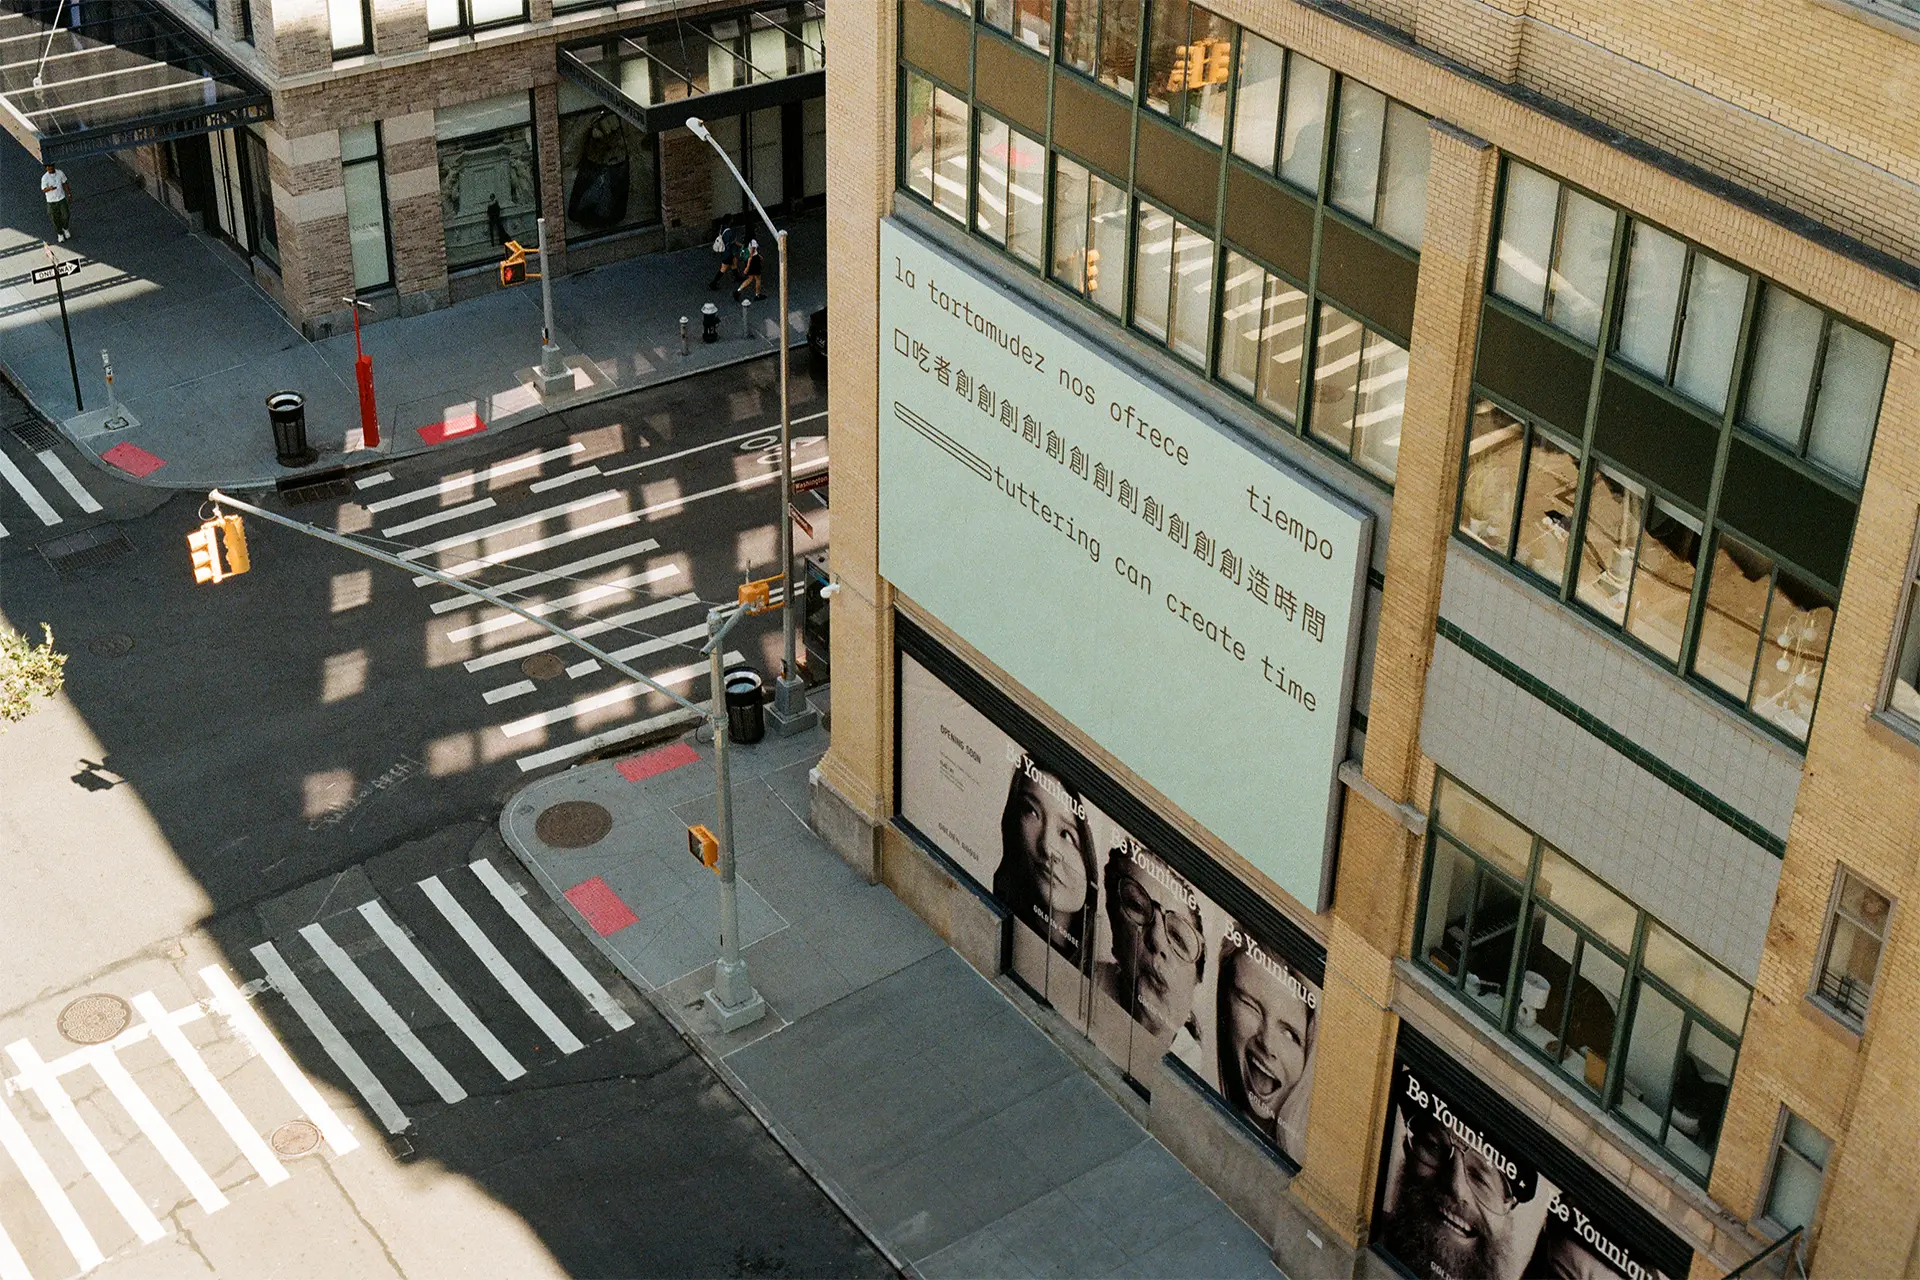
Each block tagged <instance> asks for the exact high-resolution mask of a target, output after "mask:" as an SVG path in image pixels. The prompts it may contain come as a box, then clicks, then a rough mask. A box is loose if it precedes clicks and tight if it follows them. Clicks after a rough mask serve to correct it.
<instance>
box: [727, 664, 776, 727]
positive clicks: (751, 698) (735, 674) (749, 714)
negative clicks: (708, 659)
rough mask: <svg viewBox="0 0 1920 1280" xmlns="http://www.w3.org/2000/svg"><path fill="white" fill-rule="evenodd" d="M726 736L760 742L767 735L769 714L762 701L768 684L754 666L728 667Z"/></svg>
mask: <svg viewBox="0 0 1920 1280" xmlns="http://www.w3.org/2000/svg"><path fill="white" fill-rule="evenodd" d="M723 678H724V680H725V681H726V687H727V737H729V738H731V739H732V740H733V741H735V742H758V741H760V739H762V738H764V737H766V736H767V711H766V707H765V705H764V704H763V703H762V701H761V695H762V692H763V691H764V690H765V689H766V682H765V681H764V680H762V679H761V678H760V673H759V672H758V671H755V670H753V669H752V668H751V667H728V668H727V672H726V675H725V676H724V677H723Z"/></svg>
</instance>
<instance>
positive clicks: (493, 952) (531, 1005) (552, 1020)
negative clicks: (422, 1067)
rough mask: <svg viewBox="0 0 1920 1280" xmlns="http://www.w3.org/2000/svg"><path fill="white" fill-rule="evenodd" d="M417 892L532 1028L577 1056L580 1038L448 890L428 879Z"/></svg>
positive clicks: (433, 877)
mask: <svg viewBox="0 0 1920 1280" xmlns="http://www.w3.org/2000/svg"><path fill="white" fill-rule="evenodd" d="M420 889H421V891H422V892H423V893H425V894H426V895H427V900H428V901H430V902H432V903H433V905H434V909H435V910H437V911H439V913H440V914H441V915H442V916H445V917H446V920H447V923H448V924H450V925H452V926H453V931H454V932H455V933H457V934H459V935H460V940H461V941H462V942H464V943H466V944H467V946H468V948H469V949H470V950H472V952H473V954H474V955H475V956H477V957H478V958H479V960H480V963H481V964H483V965H485V966H486V967H487V972H488V973H491V974H492V975H493V976H494V978H495V980H497V981H498V982H499V983H500V985H501V986H502V987H503V988H505V989H506V991H507V994H509V995H511V996H512V997H513V1000H514V1003H515V1004H517V1005H519V1006H520V1008H521V1010H522V1011H523V1012H524V1013H525V1014H526V1015H527V1016H528V1017H529V1018H531V1019H533V1024H534V1025H535V1026H537V1027H539V1028H540V1030H542V1031H544V1032H545V1033H546V1034H547V1037H548V1038H549V1039H551V1040H552V1041H553V1043H554V1045H555V1047H557V1048H558V1049H559V1050H560V1052H562V1053H578V1052H580V1050H582V1049H584V1048H586V1045H584V1044H582V1043H581V1042H580V1037H579V1036H576V1035H574V1034H573V1032H572V1031H571V1030H569V1029H568V1027H567V1024H566V1023H565V1022H563V1021H561V1018H560V1015H559V1014H557V1013H555V1012H554V1011H553V1007H552V1006H551V1005H549V1004H548V1003H547V1002H546V1001H545V1000H542V999H541V998H540V997H539V995H538V994H537V993H536V992H535V991H534V989H533V988H532V987H531V986H529V985H528V984H527V980H526V979H525V978H523V977H521V976H520V972H519V970H517V969H515V968H514V967H513V966H512V965H511V964H508V963H507V958H506V957H505V956H503V955H501V954H500V948H499V947H496V946H494V945H493V940H492V939H491V938H489V937H487V935H486V934H485V932H483V931H482V930H481V928H480V926H479V925H477V924H475V923H474V919H473V917H472V916H470V915H468V914H467V909H466V908H465V907H463V906H461V905H460V902H459V899H457V898H455V897H454V896H453V894H452V893H450V892H448V890H447V886H445V885H444V884H441V883H440V877H439V876H428V877H427V878H426V879H425V880H422V881H420Z"/></svg>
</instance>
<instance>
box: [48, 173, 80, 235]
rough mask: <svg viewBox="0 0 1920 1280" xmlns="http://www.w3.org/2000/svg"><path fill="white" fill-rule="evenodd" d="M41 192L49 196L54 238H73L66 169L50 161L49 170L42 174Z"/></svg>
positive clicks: (49, 214)
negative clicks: (69, 215) (69, 214)
mask: <svg viewBox="0 0 1920 1280" xmlns="http://www.w3.org/2000/svg"><path fill="white" fill-rule="evenodd" d="M40 192H41V194H42V195H44V196H46V198H47V216H48V217H50V218H52V219H53V232H54V238H55V239H57V240H71V239H73V231H72V230H71V227H72V222H71V219H70V218H69V217H68V209H69V207H68V204H67V196H68V194H69V192H68V187H67V175H66V171H65V170H63V169H60V168H59V167H57V166H56V165H53V164H51V163H49V164H48V165H47V171H46V172H45V173H43V174H41V175H40Z"/></svg>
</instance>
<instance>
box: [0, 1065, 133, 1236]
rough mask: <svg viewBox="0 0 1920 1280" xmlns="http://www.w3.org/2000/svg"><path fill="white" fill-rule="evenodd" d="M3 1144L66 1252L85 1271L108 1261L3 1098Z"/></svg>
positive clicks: (0, 1102)
mask: <svg viewBox="0 0 1920 1280" xmlns="http://www.w3.org/2000/svg"><path fill="white" fill-rule="evenodd" d="M0 1147H5V1148H6V1149H7V1154H8V1155H9V1156H11V1157H12V1158H13V1163H14V1167H15V1168H17V1169H19V1170H20V1174H21V1176H22V1177H24V1178H25V1179H26V1180H27V1185H28V1186H30V1187H32V1188H33V1194H34V1195H36V1196H38V1197H39V1199H40V1207H41V1208H43V1209H45V1210H46V1211H47V1216H48V1217H49V1218H52V1219H53V1225H54V1228H55V1229H56V1230H57V1231H59V1232H60V1238H61V1239H62V1240H64V1241H66V1245H67V1252H69V1253H71V1254H72V1255H73V1260H74V1263H75V1264H76V1265H78V1266H79V1268H80V1269H81V1270H82V1271H91V1270H93V1269H94V1268H95V1267H97V1266H99V1265H100V1264H101V1263H103V1262H105V1261H106V1260H107V1256H106V1255H105V1254H104V1253H101V1252H100V1246H99V1245H97V1244H95V1243H94V1242H93V1236H92V1235H91V1234H90V1233H89V1232H88V1231H87V1224H86V1223H84V1222H82V1221H80V1213H79V1211H78V1210H76V1209H75V1208H74V1207H73V1201H71V1200H69V1199H67V1193H66V1191H65V1190H63V1189H62V1188H61V1186H60V1180H59V1179H58V1178H56V1177H54V1176H53V1170H52V1169H49V1168H48V1167H47V1162H46V1161H45V1160H44V1159H42V1158H41V1155H40V1153H39V1152H38V1151H36V1150H34V1147H33V1143H31V1142H29V1141H28V1140H27V1131H26V1130H25V1129H23V1128H21V1127H20V1122H19V1121H18V1120H16V1119H15V1118H14V1115H13V1111H12V1109H11V1108H9V1107H8V1106H7V1104H6V1099H5V1098H0Z"/></svg>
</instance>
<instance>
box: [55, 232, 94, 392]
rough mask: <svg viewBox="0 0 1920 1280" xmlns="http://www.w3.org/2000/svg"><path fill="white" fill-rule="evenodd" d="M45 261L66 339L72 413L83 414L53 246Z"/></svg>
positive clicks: (65, 304)
mask: <svg viewBox="0 0 1920 1280" xmlns="http://www.w3.org/2000/svg"><path fill="white" fill-rule="evenodd" d="M47 261H48V262H51V263H52V264H53V296H54V297H55V298H56V299H58V300H59V303H60V332H61V333H62V334H63V335H65V337H66V339H67V372H68V373H70V374H72V375H73V411H74V412H75V413H85V412H86V411H87V406H86V405H85V404H83V403H81V400H80V362H79V361H77V360H75V359H74V358H73V329H72V327H71V326H70V325H68V323H67V291H66V288H65V287H64V286H63V285H62V284H61V283H60V259H58V258H56V257H54V256H53V246H52V245H48V246H47Z"/></svg>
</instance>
